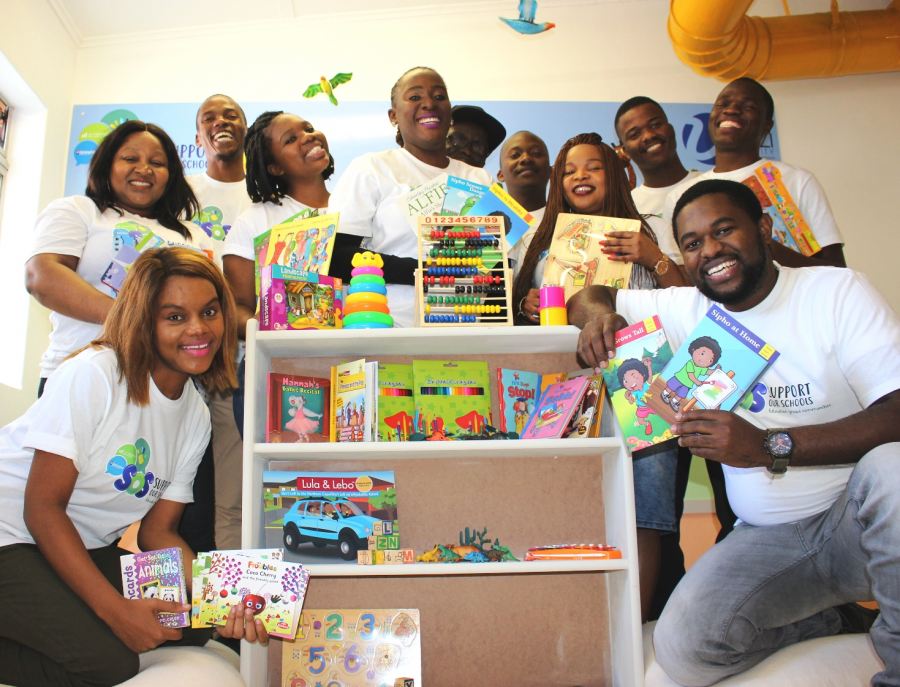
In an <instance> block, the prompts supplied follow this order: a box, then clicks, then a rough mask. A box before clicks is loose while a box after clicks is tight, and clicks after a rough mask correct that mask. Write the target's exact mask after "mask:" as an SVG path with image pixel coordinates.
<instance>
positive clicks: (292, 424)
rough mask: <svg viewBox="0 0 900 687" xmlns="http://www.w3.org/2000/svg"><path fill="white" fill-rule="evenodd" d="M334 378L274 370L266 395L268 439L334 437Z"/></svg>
mask: <svg viewBox="0 0 900 687" xmlns="http://www.w3.org/2000/svg"><path fill="white" fill-rule="evenodd" d="M330 399H331V380H329V379H325V378H323V377H305V376H302V375H290V374H282V373H279V372H270V373H269V377H268V394H267V396H266V401H267V406H266V417H267V419H266V441H267V442H270V443H291V442H303V443H306V442H325V441H331V437H332V435H331V419H330V417H329V409H330V408H331V403H330Z"/></svg>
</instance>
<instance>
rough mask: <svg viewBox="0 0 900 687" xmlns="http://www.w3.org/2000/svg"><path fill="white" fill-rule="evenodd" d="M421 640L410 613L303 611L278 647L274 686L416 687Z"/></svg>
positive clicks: (416, 613) (409, 610)
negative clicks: (293, 636)
mask: <svg viewBox="0 0 900 687" xmlns="http://www.w3.org/2000/svg"><path fill="white" fill-rule="evenodd" d="M421 638H422V633H421V631H420V625H419V611H418V609H415V608H387V609H385V608H382V609H374V608H373V609H368V608H353V609H349V608H333V609H315V610H304V611H303V614H302V615H301V617H300V628H299V630H298V632H297V639H296V640H294V641H293V642H283V643H282V647H281V676H282V677H281V683H280V684H283V685H291V686H294V685H296V686H297V687H300V686H301V685H308V686H309V687H312V686H313V685H323V686H324V685H329V686H330V685H335V686H337V685H340V686H341V687H381V686H390V687H398V686H399V687H420V686H421V685H422V647H421V641H422V639H421Z"/></svg>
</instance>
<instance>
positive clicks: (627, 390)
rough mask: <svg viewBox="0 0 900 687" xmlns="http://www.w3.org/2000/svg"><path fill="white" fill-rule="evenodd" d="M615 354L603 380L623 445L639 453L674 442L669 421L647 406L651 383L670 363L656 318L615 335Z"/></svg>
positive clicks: (670, 351)
mask: <svg viewBox="0 0 900 687" xmlns="http://www.w3.org/2000/svg"><path fill="white" fill-rule="evenodd" d="M615 350H616V357H615V358H610V360H609V364H608V365H607V367H605V368H603V378H604V379H605V380H606V392H607V393H608V394H609V400H610V404H611V405H612V408H613V413H614V414H615V416H616V420H617V421H618V423H619V427H621V428H622V435H623V436H624V438H625V443H626V445H627V446H628V448H629V449H631V450H632V451H639V450H641V449H644V448H648V447H650V446H653V445H655V444H659V443H662V442H664V441H668V440H670V439H673V438H674V435H673V434H672V430H671V429H669V424H670V421H668V420H666V419H665V418H664V417H663V416H661V415H659V414H658V413H657V412H656V411H655V410H654V409H653V408H652V407H651V406H650V405H648V403H649V399H650V397H651V395H652V394H653V393H654V392H652V391H651V386H652V384H653V382H654V381H655V380H656V378H657V377H658V376H659V374H660V372H662V370H663V368H665V366H666V365H668V363H669V361H670V360H672V347H671V346H670V345H669V341H668V339H667V338H666V334H665V332H664V331H663V327H662V323H661V322H660V319H659V317H658V316H656V315H654V316H653V317H648V318H647V319H646V320H642V321H640V322H635V323H634V324H632V325H629V326H628V327H624V328H622V329H620V330H619V331H617V332H616V334H615Z"/></svg>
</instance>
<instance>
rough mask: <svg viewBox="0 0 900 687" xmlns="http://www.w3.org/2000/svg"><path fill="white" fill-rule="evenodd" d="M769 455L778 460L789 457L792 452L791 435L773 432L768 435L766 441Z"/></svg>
mask: <svg viewBox="0 0 900 687" xmlns="http://www.w3.org/2000/svg"><path fill="white" fill-rule="evenodd" d="M768 444H769V453H771V454H772V455H773V456H776V457H778V458H784V457H785V456H789V455H791V451H793V450H794V442H793V441H792V440H791V435H790V434H788V433H787V432H775V433H774V434H770V435H769V439H768Z"/></svg>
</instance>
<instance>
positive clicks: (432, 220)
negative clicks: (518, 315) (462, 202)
mask: <svg viewBox="0 0 900 687" xmlns="http://www.w3.org/2000/svg"><path fill="white" fill-rule="evenodd" d="M504 234H505V226H504V222H503V218H502V217H497V216H493V215H488V216H484V217H474V216H471V217H470V216H464V217H447V216H441V215H424V216H422V217H420V218H419V226H418V239H419V268H418V269H417V270H416V311H417V313H418V314H417V321H418V324H419V326H420V327H453V326H460V325H461V326H467V327H479V326H481V327H486V326H498V325H512V323H513V317H512V315H513V312H512V304H511V298H512V293H511V289H512V272H511V271H510V270H509V268H508V267H507V265H508V264H509V263H508V262H507V257H506V241H505V240H504Z"/></svg>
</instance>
